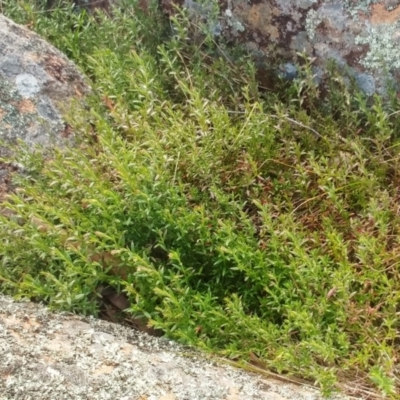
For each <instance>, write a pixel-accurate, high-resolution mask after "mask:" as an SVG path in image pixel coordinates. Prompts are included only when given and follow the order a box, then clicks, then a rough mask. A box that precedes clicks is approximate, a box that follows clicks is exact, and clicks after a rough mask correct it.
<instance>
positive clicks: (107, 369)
mask: <svg viewBox="0 0 400 400" xmlns="http://www.w3.org/2000/svg"><path fill="white" fill-rule="evenodd" d="M114 368H115V366H113V365H104V364H103V365H101V366H100V367H99V368H97V369H95V370H94V371H93V375H106V374H110V373H111V372H112V371H113V370H114Z"/></svg>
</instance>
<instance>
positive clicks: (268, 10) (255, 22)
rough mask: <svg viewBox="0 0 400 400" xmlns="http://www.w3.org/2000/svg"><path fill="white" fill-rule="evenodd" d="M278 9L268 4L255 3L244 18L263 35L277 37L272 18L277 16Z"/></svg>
mask: <svg viewBox="0 0 400 400" xmlns="http://www.w3.org/2000/svg"><path fill="white" fill-rule="evenodd" d="M279 14H280V13H279V10H278V9H277V8H275V7H272V6H270V5H269V4H264V3H261V4H256V5H254V6H253V7H251V9H250V10H249V12H248V14H247V16H246V19H247V23H248V24H249V25H250V26H251V27H252V28H253V29H258V30H259V31H260V32H261V33H262V34H263V35H267V36H269V37H270V39H273V40H277V39H279V31H278V28H277V27H276V26H275V25H274V24H273V23H272V21H271V20H272V18H273V17H276V16H278V15H279Z"/></svg>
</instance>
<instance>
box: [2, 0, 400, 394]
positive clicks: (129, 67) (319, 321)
mask: <svg viewBox="0 0 400 400" xmlns="http://www.w3.org/2000/svg"><path fill="white" fill-rule="evenodd" d="M128 3H129V2H128ZM130 3H131V4H128V5H126V6H125V8H124V10H123V11H115V12H114V14H113V15H112V17H107V16H106V15H104V14H102V13H98V14H96V15H95V16H90V15H88V14H87V13H86V12H84V11H82V10H81V11H79V10H76V9H72V8H71V7H69V6H66V5H64V6H63V7H60V8H57V9H55V10H54V11H52V12H44V10H43V9H42V8H40V7H37V6H35V5H34V2H32V1H27V0H25V1H22V0H20V1H17V0H3V1H2V11H3V13H5V14H6V15H7V16H9V17H11V18H12V19H13V20H14V21H16V22H18V23H22V24H29V26H30V27H31V29H34V30H35V31H36V32H38V33H39V34H40V35H42V36H43V37H45V38H46V39H47V40H49V41H50V42H51V43H53V44H54V45H55V46H56V47H58V48H59V49H60V50H62V51H63V52H64V53H65V54H66V55H67V56H68V57H69V58H70V59H71V60H73V61H74V62H75V63H76V64H77V65H78V66H79V67H80V68H81V70H82V71H83V72H84V73H85V74H86V75H87V76H88V78H89V79H90V82H91V84H92V87H93V94H92V95H91V96H90V97H89V98H88V99H87V104H86V107H79V106H76V108H75V109H74V111H73V113H71V115H70V117H69V123H70V125H71V127H72V130H73V131H74V132H75V133H76V136H77V138H78V143H77V146H75V147H74V148H73V149H63V150H54V151H49V152H47V156H46V158H44V157H43V156H42V155H41V153H40V152H31V151H29V150H27V149H24V148H22V149H21V150H19V151H18V154H17V156H16V159H17V161H18V162H19V163H21V164H23V165H24V167H25V174H24V175H20V176H16V177H15V183H16V185H17V186H18V190H17V191H16V193H14V194H11V195H10V196H9V197H8V199H7V200H6V201H5V202H4V203H3V207H7V208H8V211H12V212H13V213H14V215H13V216H11V217H10V213H7V216H6V215H2V216H1V217H0V218H1V219H0V221H1V224H0V259H1V264H0V289H1V291H2V292H4V293H7V294H11V295H14V296H16V297H18V298H21V297H28V298H30V299H33V300H37V301H39V300H40V301H45V302H46V303H47V304H49V305H50V306H51V307H53V308H58V309H63V310H70V311H74V312H79V313H84V314H93V315H96V314H97V313H98V312H99V302H98V301H97V300H96V299H97V298H98V296H99V293H98V288H99V287H100V286H104V285H108V286H109V287H112V288H114V289H115V290H116V291H118V292H124V293H125V294H126V296H127V298H128V300H129V303H130V306H129V308H128V309H127V310H126V313H127V314H129V315H132V316H135V317H138V316H143V317H145V318H146V319H147V320H148V323H149V324H150V325H152V326H153V327H155V328H157V329H161V330H162V331H164V332H165V334H166V335H167V336H168V337H170V338H173V339H175V340H178V341H180V342H182V343H185V344H190V345H194V346H196V347H197V348H200V349H205V350H208V351H210V352H212V353H214V354H218V355H222V356H225V357H227V358H230V359H232V360H236V361H238V362H239V361H243V362H248V361H251V360H252V361H254V360H256V361H257V365H262V366H263V367H264V368H265V369H266V370H271V371H276V372H278V373H285V374H289V375H292V376H298V377H302V378H306V379H310V380H312V381H314V382H315V383H317V384H319V385H320V386H322V388H323V389H324V390H325V392H326V393H328V392H329V391H331V390H335V389H336V388H340V387H342V388H345V383H346V382H350V383H351V386H353V387H359V388H360V390H361V391H362V392H363V393H366V392H367V391H371V392H376V393H381V394H383V395H386V396H389V397H392V398H395V397H396V396H397V394H396V392H397V391H398V390H399V387H400V368H399V357H400V352H399V345H400V270H399V262H400V236H399V230H400V152H399V144H400V142H399V136H400V130H399V129H400V112H399V110H400V104H399V101H398V99H397V97H396V96H395V95H394V94H393V95H390V96H388V98H387V99H385V100H383V99H381V98H379V97H375V98H374V99H366V98H365V97H364V96H363V95H362V94H361V93H359V92H358V91H357V90H355V88H354V87H353V85H352V83H351V79H347V78H346V79H343V78H342V76H343V73H339V72H338V71H337V70H335V68H332V72H331V73H330V79H329V81H328V83H327V86H326V89H325V90H324V93H323V94H321V93H320V91H319V89H318V87H316V85H315V84H314V80H313V77H312V73H311V71H312V68H311V62H304V63H303V66H302V67H301V70H300V76H299V78H298V79H296V80H295V81H293V82H292V83H290V84H288V83H285V82H279V81H278V80H277V82H275V86H274V90H266V89H265V88H264V90H261V91H260V90H259V87H258V84H257V79H256V71H255V67H254V65H253V64H252V62H251V60H250V58H249V57H248V56H246V54H245V53H244V52H243V51H241V50H240V49H238V48H236V49H233V48H230V47H229V46H227V45H226V44H224V43H222V42H221V41H220V42H216V41H215V40H214V39H213V38H212V37H211V36H209V35H207V34H206V33H204V32H205V30H203V28H202V26H201V24H200V23H199V22H198V23H196V24H194V23H189V21H188V19H187V17H186V16H185V14H184V13H180V14H177V16H176V17H174V18H173V19H172V20H171V19H168V18H166V17H165V15H163V14H162V13H161V12H159V11H158V10H157V9H156V8H154V9H153V8H149V9H147V10H144V11H143V10H140V8H136V7H135V5H134V4H132V3H133V2H132V1H131V2H130ZM360 393H361V392H360Z"/></svg>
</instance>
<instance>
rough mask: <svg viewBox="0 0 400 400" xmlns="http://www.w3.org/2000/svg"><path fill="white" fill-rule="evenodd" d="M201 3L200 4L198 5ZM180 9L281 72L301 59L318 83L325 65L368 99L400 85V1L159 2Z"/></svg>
mask: <svg viewBox="0 0 400 400" xmlns="http://www.w3.org/2000/svg"><path fill="white" fill-rule="evenodd" d="M200 1H201V0H200ZM173 3H176V4H179V5H183V6H184V7H186V8H188V9H190V10H191V12H192V13H194V14H196V15H200V16H201V17H202V18H203V19H204V20H207V25H208V26H209V29H210V30H211V31H212V33H213V34H214V35H215V36H223V37H225V38H227V39H228V40H233V41H234V42H236V43H242V44H244V45H245V46H246V48H247V49H248V50H249V51H250V52H251V53H252V54H254V56H255V58H256V60H257V61H258V62H259V63H260V65H262V64H268V61H269V60H271V59H272V57H274V58H276V56H279V58H281V59H283V60H284V62H283V63H282V65H281V66H280V73H281V75H282V76H284V77H287V78H293V77H294V76H296V73H297V68H296V63H297V62H298V61H299V54H300V53H303V54H306V55H307V56H309V57H311V58H314V59H315V60H314V67H315V74H316V77H317V79H318V80H322V79H323V78H324V75H325V73H326V70H327V66H328V62H329V60H334V61H335V62H336V64H337V65H338V66H339V67H342V68H343V69H344V70H346V71H347V72H349V73H350V75H352V76H353V77H354V78H355V80H356V82H357V83H358V84H359V86H360V87H361V89H362V90H363V91H364V92H365V93H366V94H367V95H372V94H374V93H380V94H385V93H386V92H387V87H388V84H390V85H395V86H400V52H399V51H398V46H399V44H400V0H364V1H360V0H226V1H225V0H219V11H218V12H217V14H215V13H214V12H213V11H212V10H214V8H213V7H212V4H214V3H212V0H203V1H201V4H200V3H198V2H196V1H194V0H161V4H162V5H163V7H164V9H165V10H166V11H167V12H171V10H173V7H172V5H173Z"/></svg>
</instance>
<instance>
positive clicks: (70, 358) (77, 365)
mask: <svg viewBox="0 0 400 400" xmlns="http://www.w3.org/2000/svg"><path fill="white" fill-rule="evenodd" d="M320 398H321V396H320V394H319V393H318V392H317V391H316V390H314V389H312V388H310V387H300V386H298V385H294V384H289V383H284V382H281V381H279V380H276V379H266V378H263V377H261V376H258V375H255V374H250V373H247V372H244V371H242V370H238V369H234V368H232V367H230V366H227V365H226V364H223V363H220V362H218V361H217V360H216V359H213V360H210V359H208V360H207V359H206V358H205V357H204V356H202V355H201V354H199V353H196V352H194V351H193V350H191V349H188V348H184V347H182V346H180V345H178V344H176V343H173V342H171V341H168V340H165V339H163V338H155V337H152V336H148V335H147V334H145V333H141V332H138V331H134V330H132V329H129V328H127V327H123V326H120V325H116V324H112V323H110V322H106V321H100V320H96V319H94V318H84V317H79V316H76V315H72V314H68V313H55V312H50V311H49V310H48V309H47V308H45V307H44V306H41V305H38V304H34V303H31V302H14V301H13V300H12V299H11V298H9V297H6V296H3V295H0V400H17V399H18V400H28V399H33V400H38V399H40V400H64V399H65V400H66V399H71V400H78V399H96V400H100V399H104V400H105V399H119V400H207V399H209V400H262V399H263V400H318V399H320ZM337 398H338V399H339V398H340V399H344V398H345V397H344V396H340V397H339V396H338V397H337Z"/></svg>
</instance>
